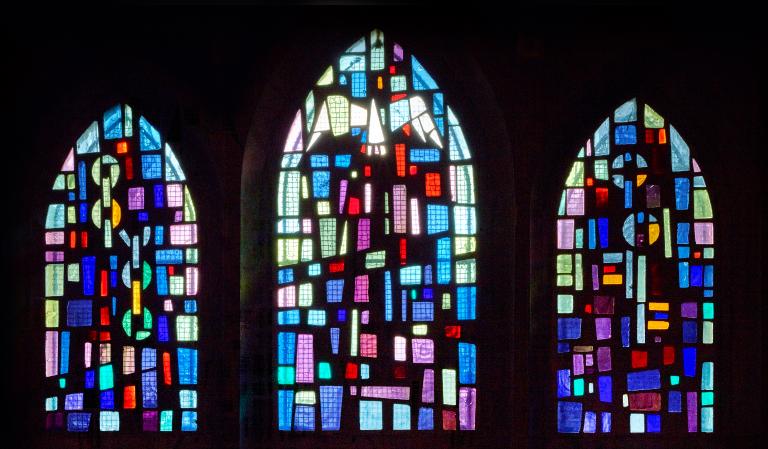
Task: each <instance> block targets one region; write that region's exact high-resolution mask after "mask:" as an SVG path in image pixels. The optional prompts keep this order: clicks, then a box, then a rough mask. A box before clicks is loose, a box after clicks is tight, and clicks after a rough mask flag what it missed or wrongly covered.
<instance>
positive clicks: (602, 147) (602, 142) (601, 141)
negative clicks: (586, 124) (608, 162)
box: [592, 119, 611, 156]
mask: <svg viewBox="0 0 768 449" xmlns="http://www.w3.org/2000/svg"><path fill="white" fill-rule="evenodd" d="M610 126H611V125H610V121H609V120H608V119H605V120H604V121H603V123H601V124H600V126H599V127H598V128H597V130H596V131H595V137H594V140H593V141H592V142H593V143H594V146H595V156H607V155H608V154H609V153H610V150H611V149H610V143H611V141H610V136H609V130H610Z"/></svg>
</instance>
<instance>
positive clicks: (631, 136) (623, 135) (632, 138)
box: [614, 125, 637, 145]
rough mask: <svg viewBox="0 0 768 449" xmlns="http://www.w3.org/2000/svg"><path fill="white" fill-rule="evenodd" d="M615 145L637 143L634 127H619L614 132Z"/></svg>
mask: <svg viewBox="0 0 768 449" xmlns="http://www.w3.org/2000/svg"><path fill="white" fill-rule="evenodd" d="M614 136H615V140H614V141H615V143H616V145H634V144H636V143H637V129H636V128H635V125H620V126H617V127H616V130H615V132H614Z"/></svg>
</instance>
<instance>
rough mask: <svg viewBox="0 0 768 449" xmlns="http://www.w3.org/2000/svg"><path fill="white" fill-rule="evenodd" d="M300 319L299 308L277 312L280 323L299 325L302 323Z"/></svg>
mask: <svg viewBox="0 0 768 449" xmlns="http://www.w3.org/2000/svg"><path fill="white" fill-rule="evenodd" d="M300 321H301V318H300V316H299V311H298V310H297V309H293V310H283V311H280V312H277V324H279V325H285V326H289V325H297V324H299V323H300Z"/></svg>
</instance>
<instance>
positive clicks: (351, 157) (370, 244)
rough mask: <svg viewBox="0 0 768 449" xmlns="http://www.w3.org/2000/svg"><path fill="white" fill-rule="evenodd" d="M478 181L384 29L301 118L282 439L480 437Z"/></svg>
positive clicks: (416, 65) (286, 273) (433, 87)
mask: <svg viewBox="0 0 768 449" xmlns="http://www.w3.org/2000/svg"><path fill="white" fill-rule="evenodd" d="M474 176H475V175H474V170H473V166H472V163H471V156H470V151H469V147H468V145H467V141H466V140H465V137H464V133H463V131H462V128H461V126H460V125H459V121H458V119H457V118H456V115H455V114H454V111H453V110H452V109H451V107H450V106H449V105H448V103H447V102H446V101H445V98H444V95H443V92H442V91H441V90H440V89H439V88H438V86H437V83H436V82H435V80H434V79H433V78H432V76H431V75H430V74H429V73H428V72H427V71H426V69H425V68H424V67H423V66H422V64H421V63H420V62H419V60H418V59H416V57H414V56H413V55H409V54H408V53H406V52H405V51H404V49H403V48H402V47H401V46H400V45H398V44H394V43H390V44H387V43H386V41H385V39H384V35H383V33H381V32H380V31H373V32H371V33H370V35H369V36H366V37H363V38H361V39H360V40H358V41H357V42H355V43H354V44H353V45H352V46H351V47H349V48H348V49H347V50H346V51H345V52H344V53H343V54H342V55H341V56H340V57H339V58H338V60H336V61H334V63H333V64H332V65H331V66H329V67H328V68H327V69H326V70H325V72H324V73H323V75H322V76H321V77H320V79H319V80H318V81H317V84H316V85H315V86H314V88H313V89H312V90H311V91H310V92H309V94H308V95H307V96H306V100H305V101H304V104H303V105H302V107H301V108H300V109H299V110H298V112H297V113H296V116H295V117H294V119H293V125H292V126H291V128H290V131H289V133H288V137H287V139H286V142H285V147H284V149H283V156H282V161H281V165H280V177H279V185H278V198H277V222H276V223H275V232H276V246H277V247H276V255H277V260H276V269H275V271H276V276H275V282H276V284H277V285H276V289H275V296H274V301H275V305H276V321H275V322H276V323H277V331H276V338H275V341H276V343H275V345H276V347H275V359H274V362H275V367H276V369H275V382H276V384H277V388H276V391H275V403H276V410H277V414H276V416H277V420H276V421H277V422H276V423H275V424H276V426H277V427H278V428H279V429H280V430H285V431H312V430H324V431H336V430H361V431H363V430H371V431H375V430H439V429H442V430H450V431H454V430H455V431H458V430H472V429H474V428H475V406H476V387H475V383H476V365H477V363H476V360H477V350H476V345H475V344H474V343H473V340H474V325H473V323H474V320H475V317H476V303H477V289H476V286H475V282H476V261H475V248H476V239H475V234H476V230H477V222H476V212H475V187H474Z"/></svg>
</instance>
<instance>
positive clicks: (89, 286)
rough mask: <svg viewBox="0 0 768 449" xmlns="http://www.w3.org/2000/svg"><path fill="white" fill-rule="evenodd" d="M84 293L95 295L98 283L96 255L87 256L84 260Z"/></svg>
mask: <svg viewBox="0 0 768 449" xmlns="http://www.w3.org/2000/svg"><path fill="white" fill-rule="evenodd" d="M81 265H82V267H81V268H82V275H83V294H84V295H85V296H93V292H94V288H95V287H94V286H95V283H96V257H94V256H85V257H83V262H82V264H81Z"/></svg>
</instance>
